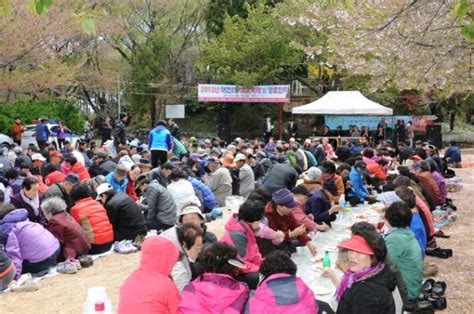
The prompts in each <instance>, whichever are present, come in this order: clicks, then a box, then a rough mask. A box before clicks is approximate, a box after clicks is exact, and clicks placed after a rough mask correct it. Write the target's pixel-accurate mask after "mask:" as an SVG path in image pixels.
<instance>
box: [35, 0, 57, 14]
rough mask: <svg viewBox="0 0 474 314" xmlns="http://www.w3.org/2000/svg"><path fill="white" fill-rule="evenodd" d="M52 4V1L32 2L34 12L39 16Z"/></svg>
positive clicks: (40, 0) (36, 0) (38, 0)
mask: <svg viewBox="0 0 474 314" xmlns="http://www.w3.org/2000/svg"><path fill="white" fill-rule="evenodd" d="M52 3H53V1H52V0H34V4H35V12H36V13H37V14H39V15H41V14H43V13H44V12H45V10H46V9H47V8H48V7H49V6H51V4H52Z"/></svg>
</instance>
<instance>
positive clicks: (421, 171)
mask: <svg viewBox="0 0 474 314" xmlns="http://www.w3.org/2000/svg"><path fill="white" fill-rule="evenodd" d="M413 169H414V170H415V173H416V175H417V177H418V180H420V185H421V186H422V187H423V188H424V189H425V190H426V192H427V193H428V195H429V196H430V198H431V199H432V200H433V202H434V204H435V205H442V197H441V192H440V189H439V185H438V184H437V183H436V181H435V179H434V178H433V175H432V174H431V166H430V163H429V162H428V161H426V160H422V161H420V162H419V163H417V164H415V165H414V166H413Z"/></svg>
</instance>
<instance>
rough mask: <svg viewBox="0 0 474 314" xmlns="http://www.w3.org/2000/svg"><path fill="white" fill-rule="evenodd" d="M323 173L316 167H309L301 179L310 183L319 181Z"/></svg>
mask: <svg viewBox="0 0 474 314" xmlns="http://www.w3.org/2000/svg"><path fill="white" fill-rule="evenodd" d="M322 175H323V172H322V171H321V169H319V168H316V167H311V168H309V169H308V170H306V172H303V179H305V180H310V181H320V180H321V176H322Z"/></svg>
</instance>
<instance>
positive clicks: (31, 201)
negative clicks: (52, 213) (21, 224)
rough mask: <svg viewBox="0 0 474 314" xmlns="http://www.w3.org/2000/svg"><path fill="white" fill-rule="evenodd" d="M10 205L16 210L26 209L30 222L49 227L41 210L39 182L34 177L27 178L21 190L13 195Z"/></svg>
mask: <svg viewBox="0 0 474 314" xmlns="http://www.w3.org/2000/svg"><path fill="white" fill-rule="evenodd" d="M10 203H11V204H12V205H13V206H14V207H15V208H24V209H25V210H26V211H27V212H28V220H29V221H31V222H37V223H40V224H42V225H43V226H47V225H48V222H47V221H46V219H45V218H44V215H43V212H41V210H40V203H41V199H40V194H39V181H38V178H36V177H34V176H27V177H25V179H24V180H23V182H22V183H21V190H20V191H19V192H18V193H17V194H15V195H13V196H12V197H11V199H10Z"/></svg>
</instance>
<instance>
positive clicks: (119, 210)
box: [96, 183, 147, 241]
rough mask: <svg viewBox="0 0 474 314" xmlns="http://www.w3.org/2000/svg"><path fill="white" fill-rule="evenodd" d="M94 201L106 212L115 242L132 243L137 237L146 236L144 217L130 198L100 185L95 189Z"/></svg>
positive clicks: (108, 185) (111, 188) (104, 185)
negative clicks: (129, 241)
mask: <svg viewBox="0 0 474 314" xmlns="http://www.w3.org/2000/svg"><path fill="white" fill-rule="evenodd" d="M96 199H97V200H99V201H100V202H101V203H102V205H103V206H104V207H105V209H106V210H107V216H108V217H109V221H110V223H111V224H112V227H113V229H114V240H115V241H122V240H131V241H134V240H135V239H136V238H137V237H139V236H142V237H144V236H145V235H146V233H147V227H146V222H145V217H143V213H142V210H141V209H140V206H139V205H138V204H137V203H136V202H134V201H133V199H132V198H131V197H130V196H128V195H127V194H125V193H119V192H117V191H115V189H114V188H113V186H112V185H110V184H109V183H102V184H101V185H99V186H98V187H97V198H96Z"/></svg>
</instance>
